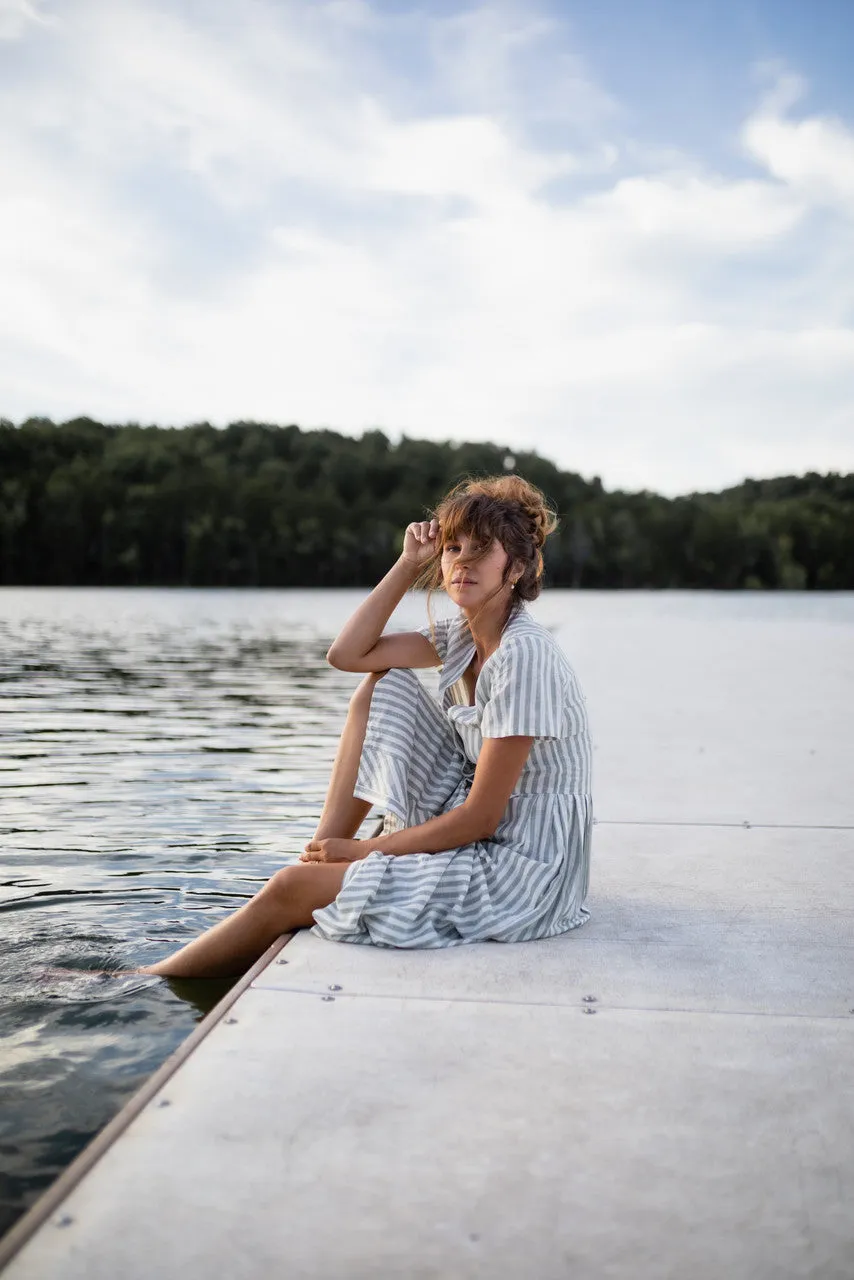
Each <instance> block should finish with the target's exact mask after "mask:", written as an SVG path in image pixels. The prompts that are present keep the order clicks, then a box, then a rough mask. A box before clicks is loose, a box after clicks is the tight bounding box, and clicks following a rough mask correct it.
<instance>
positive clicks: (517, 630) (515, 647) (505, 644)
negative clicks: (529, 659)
mask: <svg viewBox="0 0 854 1280" xmlns="http://www.w3.org/2000/svg"><path fill="white" fill-rule="evenodd" d="M502 650H503V651H504V652H505V654H507V655H509V654H511V653H513V652H514V651H515V652H516V653H530V654H537V653H542V654H549V655H550V656H552V657H556V658H560V659H562V660H563V661H564V662H565V661H566V660H567V659H566V654H565V653H564V651H563V649H562V648H561V646H560V643H559V641H558V639H557V637H556V636H555V635H554V634H553V633H552V632H551V631H550V630H549V629H548V627H544V626H543V624H542V623H541V622H538V621H537V619H536V618H533V617H532V616H531V614H530V613H528V611H527V609H520V610H519V611H518V612H517V613H516V614H514V616H513V617H512V618H511V619H510V621H509V622H508V624H507V626H506V627H505V629H504V634H503V635H502V637H501V643H500V645H499V646H498V652H501V651H502Z"/></svg>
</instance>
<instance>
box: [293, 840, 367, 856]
mask: <svg viewBox="0 0 854 1280" xmlns="http://www.w3.org/2000/svg"><path fill="white" fill-rule="evenodd" d="M370 851H371V846H370V842H369V841H367V840H344V839H340V838H338V837H337V836H332V837H330V838H329V839H328V840H309V842H308V844H307V845H306V846H305V851H304V852H303V853H301V854H300V856H299V860H300V862H358V861H359V859H360V858H366V857H367V856H368V854H369V853H370Z"/></svg>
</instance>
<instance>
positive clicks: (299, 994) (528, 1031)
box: [4, 628, 854, 1280]
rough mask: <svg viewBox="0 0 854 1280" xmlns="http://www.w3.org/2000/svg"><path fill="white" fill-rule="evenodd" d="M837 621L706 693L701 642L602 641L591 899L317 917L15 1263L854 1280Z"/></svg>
mask: <svg viewBox="0 0 854 1280" xmlns="http://www.w3.org/2000/svg"><path fill="white" fill-rule="evenodd" d="M820 634H821V638H820V639H819V632H816V631H813V632H811V631H810V630H809V628H807V629H803V628H802V629H801V630H798V629H797V628H795V629H794V631H793V632H791V633H787V637H788V638H786V639H785V640H782V639H781V640H780V643H781V644H783V645H784V646H788V649H787V650H786V652H785V653H784V654H783V661H782V662H780V663H779V664H778V669H779V675H777V676H773V675H772V674H770V673H769V670H768V666H767V663H762V662H761V661H760V659H759V658H758V657H756V658H754V657H751V656H750V655H749V654H743V655H741V657H739V655H738V652H737V644H736V643H735V640H733V644H732V645H731V646H730V648H729V649H727V647H726V645H724V647H723V650H722V652H723V653H724V659H723V660H722V661H723V667H724V674H725V676H726V679H727V681H728V686H727V691H726V697H727V699H728V701H727V706H728V707H729V709H730V714H729V715H724V714H723V712H722V710H721V706H720V705H719V704H718V702H717V701H716V702H715V707H714V708H710V709H709V711H708V714H707V715H706V716H705V719H704V718H703V717H702V716H701V715H700V714H699V712H696V713H692V709H691V707H690V706H689V707H685V706H684V705H683V707H682V708H681V714H680V711H679V709H677V708H676V707H675V706H674V705H673V703H672V702H667V703H662V702H661V700H660V698H657V697H653V696H652V695H653V693H654V692H655V690H656V689H658V691H659V692H660V689H661V688H662V687H664V684H663V683H662V684H661V685H656V683H655V682H656V679H660V680H661V681H662V682H666V681H668V680H669V681H670V687H671V688H673V687H678V684H679V680H680V678H681V677H680V670H679V667H678V663H677V662H676V660H675V658H674V656H673V655H670V659H668V655H667V654H666V653H664V654H660V655H659V656H658V659H657V660H658V662H659V663H660V664H661V666H660V669H659V671H658V672H657V673H655V672H654V673H653V675H652V676H650V675H649V673H648V679H651V680H652V682H653V687H652V690H651V692H650V698H649V701H648V703H644V702H643V699H642V698H640V697H639V695H638V693H637V673H636V672H632V671H631V670H629V671H624V670H623V671H622V672H621V673H620V674H617V675H616V677H614V674H613V673H614V672H615V670H616V668H615V667H614V665H613V664H612V663H611V662H610V657H611V656H612V655H606V658H607V659H608V661H605V660H604V659H603V666H602V671H603V675H602V678H601V679H602V683H601V685H598V686H597V681H598V679H599V677H598V676H597V675H596V674H595V670H594V667H593V664H592V662H591V667H590V669H591V670H592V671H594V675H593V678H592V679H588V681H587V684H588V697H589V700H590V704H591V708H593V709H594V729H595V726H596V722H597V717H596V714H595V708H596V707H597V706H598V707H600V708H601V715H600V717H599V718H598V721H599V724H600V726H601V725H603V724H604V725H605V726H606V732H605V733H604V735H601V731H600V736H601V742H602V746H601V749H600V756H601V759H599V764H598V766H597V767H599V768H600V771H601V775H602V783H603V796H604V799H603V803H601V804H600V803H598V802H597V810H598V811H599V813H600V815H602V820H600V821H599V823H598V824H597V828H596V831H595V836H594V855H593V856H594V864H593V884H592V889H591V897H590V902H589V905H590V907H591V911H592V918H591V920H590V922H589V924H587V925H586V926H585V927H584V928H583V929H581V930H578V931H576V932H574V933H571V934H568V935H565V936H563V937H560V938H556V939H552V940H549V941H545V942H537V943H529V944H520V945H515V946H502V945H499V944H484V945H479V946H472V947H462V948H456V949H450V950H445V951H433V952H423V951H421V952H417V951H416V952H403V951H386V950H380V949H374V948H370V947H352V946H351V947H348V946H341V945H336V944H332V943H325V942H323V941H321V940H319V939H317V938H314V937H313V936H311V935H310V934H307V933H301V934H298V935H297V936H296V937H294V938H293V939H291V940H288V941H287V942H286V944H285V945H283V946H282V947H281V948H280V949H279V950H278V951H276V950H275V949H274V952H275V954H270V955H269V956H268V957H267V959H266V962H265V963H264V964H263V965H261V966H259V967H258V970H257V971H256V972H255V974H254V975H253V976H252V977H251V979H250V980H249V981H248V982H247V983H245V984H244V986H243V988H242V989H241V990H240V991H239V992H237V993H236V998H235V999H234V1000H233V1001H232V1003H231V1004H230V1006H229V1007H228V1008H227V1009H226V1010H223V1011H221V1012H220V1014H219V1016H215V1017H213V1018H212V1019H211V1020H209V1022H208V1025H207V1027H205V1028H203V1029H202V1033H200V1034H199V1035H198V1040H197V1043H195V1044H194V1045H190V1046H189V1048H188V1049H187V1048H185V1049H184V1050H183V1051H181V1052H180V1053H179V1056H178V1060H177V1062H176V1063H175V1064H173V1066H171V1067H170V1066H169V1064H167V1068H166V1069H164V1071H162V1072H161V1073H159V1074H158V1078H157V1079H156V1080H155V1081H154V1082H153V1084H152V1085H151V1086H150V1087H149V1089H148V1091H147V1093H146V1094H145V1096H143V1097H142V1098H141V1099H140V1100H139V1101H138V1103H137V1106H136V1107H135V1108H134V1109H133V1111H132V1113H131V1114H130V1115H129V1116H128V1117H126V1119H127V1120H128V1122H127V1123H125V1121H124V1120H120V1122H119V1123H117V1124H115V1126H114V1127H113V1130H112V1133H110V1134H108V1135H107V1140H106V1141H103V1142H102V1144H101V1147H102V1149H100V1150H99V1151H96V1152H95V1153H94V1155H93V1154H92V1153H90V1156H89V1158H88V1160H87V1159H86V1153H84V1157H83V1158H82V1164H80V1165H79V1166H78V1169H77V1170H76V1171H75V1170H74V1169H72V1170H71V1171H69V1173H68V1174H66V1175H65V1176H64V1179H63V1186H62V1187H61V1188H60V1194H58V1195H57V1194H55V1195H54V1197H53V1198H52V1199H48V1198H45V1201H44V1202H43V1204H42V1206H41V1208H39V1206H37V1207H36V1210H34V1211H33V1213H32V1214H31V1215H29V1217H28V1219H26V1220H25V1221H24V1223H23V1224H21V1225H20V1226H19V1228H18V1229H16V1232H13V1233H12V1234H13V1236H14V1237H15V1238H14V1240H13V1241H12V1249H11V1250H10V1249H9V1248H8V1246H7V1252H12V1254H13V1256H12V1257H11V1260H10V1261H9V1262H8V1263H7V1267H6V1269H5V1271H4V1277H5V1280H60V1278H61V1280H116V1277H122V1278H123V1280H137V1278H138V1280H142V1278H143V1277H146V1278H147V1277H152V1276H157V1277H164V1278H168V1280H171V1278H172V1277H175V1278H176V1280H177V1277H181V1278H182V1280H195V1278H196V1277H198V1280H202V1277H210V1276H211V1275H216V1276H223V1277H229V1278H234V1280H243V1278H244V1277H245V1278H246V1280H249V1278H250V1277H251V1278H253V1280H254V1278H255V1277H260V1276H264V1275H282V1276H294V1277H338V1276H347V1277H359V1278H362V1277H364V1278H365V1280H368V1277H371V1278H376V1277H415V1278H417V1280H422V1278H423V1280H428V1278H429V1280H440V1278H444V1277H452V1278H454V1280H456V1278H457V1277H459V1278H467V1277H496V1278H498V1280H504V1278H505V1277H507V1278H508V1280H509V1278H511V1277H533V1278H534V1280H553V1278H554V1280H558V1278H561V1280H563V1278H564V1277H570V1276H571V1277H578V1278H582V1280H587V1278H588V1277H589V1278H591V1280H593V1278H594V1277H595V1278H598V1277H608V1278H614V1280H645V1278H646V1277H656V1278H658V1277H668V1278H670V1277H672V1278H673V1280H686V1277H688V1278H690V1280H706V1278H709V1280H711V1278H712V1277H715V1280H718V1278H719V1277H726V1280H742V1278H743V1280H764V1278H765V1277H767V1278H768V1280H772V1278H774V1280H776V1278H778V1277H807V1276H809V1277H821V1280H835V1278H838V1280H852V1277H854V786H852V783H854V768H852V765H854V747H853V746H852V730H851V725H850V722H851V715H852V709H854V700H852V697H851V694H852V691H854V675H852V661H854V655H852V650H851V646H850V640H851V631H850V629H848V628H839V629H838V631H837V632H836V633H828V632H825V631H824V630H821V632H820ZM674 643H676V641H674ZM727 655H728V656H727ZM779 656H780V655H779V653H778V654H777V657H778V658H779ZM804 662H807V663H808V664H811V665H810V667H809V670H810V672H811V674H810V677H809V678H808V679H807V678H798V679H793V678H792V672H793V670H795V669H797V670H798V671H800V672H801V673H803V670H804V667H803V663H804ZM607 668H610V671H611V673H612V675H611V678H610V683H609V684H608V685H607V687H606V682H605V675H604V672H605V671H606V669H607ZM733 673H735V675H733ZM621 682H624V684H625V688H624V689H623V690H622V691H621V687H620V686H621ZM615 686H616V687H615ZM630 686H631V688H632V689H634V690H635V693H634V699H635V700H634V702H632V701H631V700H628V701H626V700H625V699H624V700H623V702H622V704H621V705H618V704H619V702H620V697H621V692H622V693H625V695H626V698H628V690H629V687H630ZM686 687H687V685H686ZM723 694H724V691H723V690H721V697H723ZM597 699H598V702H597ZM654 707H658V710H654V709H653V708H654ZM656 717H658V718H657V719H656ZM616 726H619V727H620V732H619V734H617V735H615V733H614V729H615V727H616ZM609 744H610V745H609ZM597 759H598V758H597ZM745 764H747V765H748V766H749V768H750V771H749V772H747V773H745ZM668 770H670V785H668ZM608 815H610V816H608ZM204 1032H206V1034H203V1033H204ZM173 1068H174V1069H173Z"/></svg>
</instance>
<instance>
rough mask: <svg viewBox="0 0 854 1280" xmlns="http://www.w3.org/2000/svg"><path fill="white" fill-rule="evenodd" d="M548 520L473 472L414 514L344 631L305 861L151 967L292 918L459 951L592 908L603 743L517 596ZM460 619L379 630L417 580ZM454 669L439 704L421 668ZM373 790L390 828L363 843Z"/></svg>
mask: <svg viewBox="0 0 854 1280" xmlns="http://www.w3.org/2000/svg"><path fill="white" fill-rule="evenodd" d="M555 523H556V521H555V517H554V515H553V513H552V512H551V511H550V510H549V508H548V506H547V505H546V502H545V499H544V497H543V495H542V494H541V493H540V491H539V490H538V489H535V488H534V487H533V486H532V485H530V484H528V483H527V482H526V481H524V480H522V479H521V478H520V477H518V476H499V477H496V478H494V479H488V480H469V481H466V482H463V484H461V485H458V486H457V487H456V488H455V489H453V490H452V491H451V492H450V493H449V494H448V495H447V496H446V497H445V498H444V499H443V500H442V501H441V502H440V503H439V505H438V507H437V508H436V512H435V515H434V518H433V519H432V520H429V521H427V520H425V521H421V522H417V521H416V522H415V523H413V524H410V525H409V527H408V528H407V530H406V534H405V537H404V544H403V551H402V554H401V556H400V558H399V559H398V560H397V562H396V563H395V564H394V565H393V567H392V568H391V569H390V570H389V572H388V573H387V574H386V576H385V577H384V578H383V580H382V581H381V582H380V583H379V585H378V586H376V587H375V588H374V590H373V591H372V592H371V594H370V595H369V596H368V598H367V599H366V600H365V601H364V602H363V603H362V604H361V605H360V606H359V608H358V609H357V610H356V612H355V613H354V614H353V616H352V617H351V618H350V619H349V621H348V622H347V623H346V624H345V626H344V628H343V630H342V631H341V633H340V635H339V636H338V638H337V639H336V640H335V641H334V643H333V644H332V647H331V648H330V650H329V653H328V655H327V656H328V660H329V662H330V663H331V664H332V665H333V666H334V667H338V668H339V669H340V670H342V671H360V672H365V673H367V674H366V676H365V679H364V680H363V681H362V683H361V684H360V685H359V687H358V689H357V690H356V692H355V694H354V695H353V698H352V700H351V702H350V709H349V714H348V716H347V721H346V724H345V726H344V731H343V733H342V736H341V741H340V744H339V746H338V752H337V755H336V758H335V763H334V765H333V768H332V776H331V780H330V785H329V792H328V795H327V797H326V803H325V805H324V808H323V812H322V814H321V817H320V822H319V825H318V828H317V831H316V833H315V836H314V838H313V840H311V841H310V842H309V844H307V845H306V847H305V852H304V853H303V854H302V855H301V859H300V861H299V863H297V864H296V865H293V866H288V867H284V868H282V869H281V870H280V871H277V872H276V873H275V875H273V876H272V878H271V879H270V880H269V881H268V882H267V884H266V885H265V886H264V887H263V888H262V889H261V890H260V891H259V892H258V893H257V894H256V895H255V896H254V897H253V898H252V899H251V900H250V901H249V902H248V903H246V905H245V906H243V907H241V908H240V909H239V910H238V911H236V912H235V913H234V914H233V915H231V916H229V917H228V918H227V919H225V920H222V921H221V922H220V923H219V924H217V925H215V926H214V927H213V928H211V929H209V930H208V931H207V932H206V933H204V934H202V935H201V936H200V937H198V938H196V939H195V940H194V941H193V942H190V943H188V944H187V946H185V947H182V948H181V950H180V951H177V952H175V954H174V955H171V956H169V957H167V959H165V960H162V961H160V962H159V963H158V964H155V965H152V966H150V967H149V968H147V969H146V970H145V972H147V973H155V974H162V975H166V976H170V977H219V976H223V975H232V974H238V973H240V972H243V971H244V970H245V969H247V968H248V967H249V966H250V965H251V964H252V963H253V962H254V961H255V960H257V959H258V957H259V956H261V955H262V954H263V952H264V951H265V950H266V949H267V947H269V946H270V944H271V943H272V942H273V941H275V939H276V938H277V937H278V936H279V935H280V934H282V933H287V932H290V931H291V930H293V929H297V928H305V927H308V926H311V925H314V929H315V932H317V933H319V934H320V935H321V936H322V937H324V938H329V939H333V940H335V941H339V942H364V943H375V944H378V945H381V946H389V947H449V946H457V945H459V944H461V943H465V942H481V941H486V940H489V939H492V940H495V941H499V942H518V941H527V940H529V939H532V938H545V937H549V936H551V935H553V934H557V933H563V932H565V931H566V930H568V929H574V928H576V927H577V926H578V925H581V924H583V923H584V922H585V920H586V919H587V918H588V912H587V911H586V910H585V907H584V900H585V897H586V894H587V887H588V879H589V870H590V836H591V830H592V821H593V819H592V801H591V795H590V771H591V747H590V736H589V730H588V724H587V712H586V707H585V701H584V696H583V694H582V693H581V690H580V688H579V685H578V682H577V680H576V677H575V673H574V672H573V670H572V667H571V666H570V664H569V662H568V661H567V659H566V657H565V655H564V654H563V652H562V650H561V648H560V646H559V645H558V644H557V642H556V641H555V639H554V638H553V636H552V635H551V634H550V633H549V632H548V631H547V630H546V629H545V628H544V627H543V626H542V625H541V624H540V623H538V622H536V621H535V620H534V619H533V618H532V617H531V615H530V614H529V613H528V611H527V609H526V608H525V602H526V601H528V600H534V599H535V598H536V597H537V596H538V595H539V593H540V589H541V585H542V572H543V558H542V550H541V549H542V546H543V544H544V542H545V539H546V537H547V535H548V534H549V533H551V532H552V530H553V529H554V527H555ZM415 585H420V586H426V587H431V588H434V587H439V586H441V587H443V588H444V590H445V591H446V592H447V594H448V596H449V597H450V598H451V600H453V601H454V602H455V603H456V604H458V605H459V607H460V612H459V615H458V616H457V617H456V618H453V619H450V620H445V621H441V622H436V623H431V625H429V626H427V627H425V628H423V629H422V630H421V631H413V632H404V633H400V634H398V633H392V634H388V635H384V634H383V628H384V627H385V625H386V623H387V622H388V620H389V618H390V617H391V614H392V613H393V611H394V609H395V608H396V607H397V605H398V604H399V603H400V601H401V599H402V598H403V596H404V594H405V593H406V592H407V591H408V590H409V589H410V588H411V587H413V586H415ZM437 666H440V667H441V668H442V671H441V676H440V682H439V694H440V698H441V704H440V703H439V702H437V701H436V700H435V699H434V698H433V697H432V696H431V695H430V694H428V693H427V692H426V690H425V689H424V687H423V686H422V684H421V682H420V681H419V679H418V677H417V676H416V675H415V673H414V671H413V668H415V667H437ZM372 805H378V806H380V807H381V809H382V810H383V811H384V813H385V819H384V822H383V829H382V832H381V834H379V835H376V836H371V837H368V838H364V839H356V838H355V836H356V832H357V831H358V830H359V828H360V826H361V825H362V823H363V821H364V819H365V818H366V816H367V814H368V812H369V810H370V808H371V806H372Z"/></svg>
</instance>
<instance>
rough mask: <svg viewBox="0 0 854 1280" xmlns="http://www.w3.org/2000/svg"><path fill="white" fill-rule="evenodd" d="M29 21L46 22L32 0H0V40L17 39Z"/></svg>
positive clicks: (38, 7) (40, 23)
mask: <svg viewBox="0 0 854 1280" xmlns="http://www.w3.org/2000/svg"><path fill="white" fill-rule="evenodd" d="M31 23H37V24H39V25H46V24H47V19H46V18H45V16H44V14H43V13H42V12H41V8H40V6H39V5H38V4H36V3H35V2H34V0H0V40H18V39H19V38H20V37H21V36H22V35H23V34H24V32H25V31H26V29H27V27H28V26H30V24H31Z"/></svg>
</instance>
